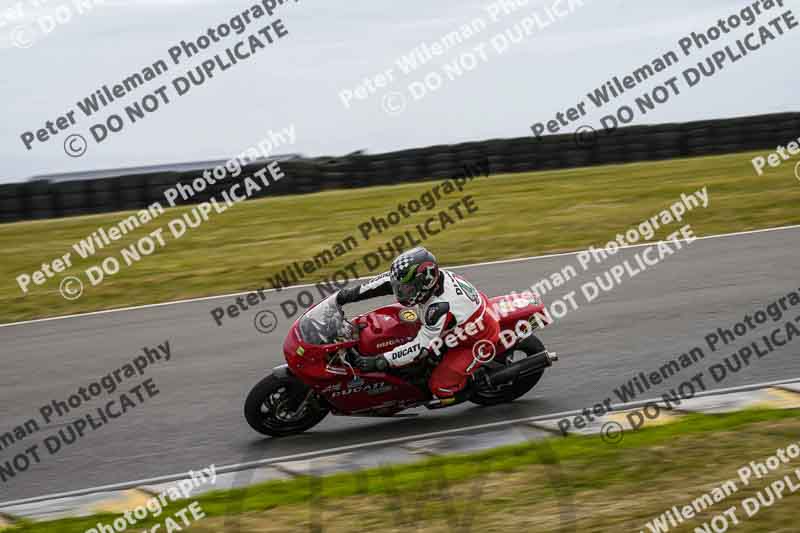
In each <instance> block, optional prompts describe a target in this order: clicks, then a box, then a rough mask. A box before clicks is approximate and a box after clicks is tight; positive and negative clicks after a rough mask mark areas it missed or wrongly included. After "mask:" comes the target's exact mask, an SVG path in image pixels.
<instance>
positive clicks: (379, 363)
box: [351, 352, 389, 372]
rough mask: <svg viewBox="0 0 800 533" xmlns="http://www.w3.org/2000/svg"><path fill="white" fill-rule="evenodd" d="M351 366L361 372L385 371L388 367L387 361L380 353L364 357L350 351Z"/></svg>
mask: <svg viewBox="0 0 800 533" xmlns="http://www.w3.org/2000/svg"><path fill="white" fill-rule="evenodd" d="M351 353H352V354H353V355H352V358H351V360H352V361H353V366H355V367H356V368H358V369H359V370H361V371H362V372H385V371H386V369H387V368H389V361H387V360H386V358H385V357H383V356H382V355H375V356H371V357H364V356H363V355H361V354H358V353H355V352H351Z"/></svg>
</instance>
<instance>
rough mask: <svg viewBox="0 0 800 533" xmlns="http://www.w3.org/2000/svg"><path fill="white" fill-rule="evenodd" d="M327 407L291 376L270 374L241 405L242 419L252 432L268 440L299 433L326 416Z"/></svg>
mask: <svg viewBox="0 0 800 533" xmlns="http://www.w3.org/2000/svg"><path fill="white" fill-rule="evenodd" d="M328 412H329V410H328V408H327V406H325V405H324V404H322V403H320V401H319V397H318V396H317V395H316V393H314V392H312V391H311V389H310V388H309V387H307V386H306V385H305V384H304V383H303V382H301V381H300V380H298V379H296V378H294V377H293V376H286V377H277V376H275V375H274V374H270V375H269V376H267V377H265V378H264V379H262V380H261V381H259V382H258V383H257V384H256V386H255V387H253V390H251V391H250V394H248V395H247V399H246V400H245V402H244V417H245V419H247V423H248V424H250V427H252V428H253V429H254V430H256V431H258V432H259V433H261V434H263V435H268V436H270V437H284V436H286V435H295V434H297V433H302V432H304V431H306V430H308V429H310V428H312V427H314V426H316V425H317V424H319V423H320V422H321V421H322V419H323V418H325V417H326V416H327V415H328Z"/></svg>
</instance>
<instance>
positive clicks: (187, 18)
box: [0, 0, 800, 182]
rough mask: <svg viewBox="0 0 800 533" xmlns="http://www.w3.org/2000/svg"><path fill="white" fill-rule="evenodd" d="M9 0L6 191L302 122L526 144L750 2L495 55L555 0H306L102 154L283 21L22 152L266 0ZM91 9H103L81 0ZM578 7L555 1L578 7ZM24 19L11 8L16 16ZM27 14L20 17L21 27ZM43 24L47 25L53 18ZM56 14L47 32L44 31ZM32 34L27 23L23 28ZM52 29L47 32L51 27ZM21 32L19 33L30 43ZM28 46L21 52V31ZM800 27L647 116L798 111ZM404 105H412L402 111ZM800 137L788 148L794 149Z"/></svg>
mask: <svg viewBox="0 0 800 533" xmlns="http://www.w3.org/2000/svg"><path fill="white" fill-rule="evenodd" d="M36 1H37V0H0V56H1V57H2V60H0V65H2V69H3V73H2V76H0V98H2V100H3V102H5V110H4V114H3V117H2V121H0V161H1V162H0V181H2V182H9V181H19V180H23V179H26V178H27V177H29V176H32V175H41V174H48V173H57V172H71V171H80V170H91V169H101V168H114V167H126V166H136V165H147V164H155V163H174V162H185V161H192V160H208V159H225V158H227V157H229V156H231V155H233V154H237V153H240V152H241V151H242V150H243V149H245V148H246V147H248V146H251V145H253V144H254V143H256V142H258V141H259V140H261V139H262V138H264V137H265V135H267V133H268V131H269V130H273V131H277V130H280V129H282V128H286V127H289V126H290V125H294V126H295V132H296V135H297V140H296V143H295V145H294V146H289V147H281V148H279V149H278V152H281V153H285V152H294V153H302V154H305V155H339V154H344V153H348V152H352V151H355V150H367V151H368V152H370V153H375V152H384V151H391V150H396V149H402V148H410V147H417V146H425V145H431V144H441V143H456V142H462V141H469V140H482V139H489V138H498V137H520V136H524V135H529V134H530V133H531V131H530V129H529V128H530V125H531V124H532V123H533V122H537V121H546V120H548V119H551V118H553V116H554V115H555V113H556V112H558V111H562V110H565V109H566V108H568V107H570V106H572V105H574V104H576V103H577V102H579V101H581V100H584V101H588V100H587V98H586V93H587V92H589V91H590V90H592V89H593V88H595V87H597V86H599V85H601V84H602V83H603V82H604V81H606V80H608V79H609V78H610V77H611V76H613V75H618V76H620V77H621V76H623V75H625V74H629V73H630V72H632V71H633V70H634V69H635V68H636V67H638V66H641V65H642V64H645V63H650V62H651V61H652V60H653V59H654V58H655V57H658V56H661V55H662V54H664V53H665V52H667V51H669V50H678V47H677V42H678V39H680V38H681V37H684V36H686V35H687V34H688V33H689V32H691V31H698V32H700V31H704V30H705V29H707V28H708V27H709V26H710V25H712V24H713V23H715V22H716V21H717V19H718V18H720V17H721V16H725V17H727V16H728V15H730V14H731V13H733V12H735V11H738V10H739V9H740V8H741V7H742V6H744V5H747V4H748V3H749V2H737V1H734V0H704V1H703V2H697V1H696V0H693V1H690V0H672V1H670V2H658V3H656V2H642V1H635V0H584V3H585V4H586V5H585V6H583V7H578V8H577V9H576V10H575V11H574V12H572V13H570V14H569V15H567V16H565V17H564V18H561V19H559V20H558V21H557V22H555V23H553V24H552V25H550V26H549V27H547V28H544V29H536V30H535V31H534V33H533V34H532V35H530V36H528V37H526V38H525V39H524V41H523V42H521V43H519V44H513V45H512V46H511V47H510V48H509V49H508V50H507V51H506V52H505V53H503V54H498V53H497V51H496V50H495V49H494V48H493V46H492V44H491V39H492V37H494V36H495V35H496V34H497V33H501V32H503V31H504V30H506V29H507V28H509V27H511V26H513V25H514V24H517V23H519V22H520V20H521V19H522V18H523V17H524V16H526V15H529V14H530V13H534V12H536V13H538V14H539V16H540V18H544V17H545V15H544V10H543V8H542V7H541V6H542V5H545V4H546V5H553V4H554V3H555V0H546V1H545V2H541V1H540V0H530V2H528V4H529V5H528V6H527V7H526V8H522V9H520V10H519V11H517V12H516V13H512V14H504V13H499V14H497V17H496V18H497V20H495V21H493V20H492V17H491V16H490V12H489V11H488V10H487V8H486V6H488V5H490V4H491V3H492V2H491V1H487V2H478V1H473V0H436V1H435V2H432V1H430V0H424V1H423V0H412V1H406V2H397V1H396V0H392V1H389V0H370V1H369V2H366V1H363V0H361V1H353V0H350V1H346V2H331V1H330V0H327V1H323V0H300V1H299V2H298V3H291V4H288V5H286V6H283V7H281V8H279V9H278V11H277V12H276V14H275V15H274V18H280V19H282V20H283V23H284V25H285V27H286V29H287V30H288V31H289V35H288V36H286V37H285V38H283V39H280V40H279V41H277V42H276V43H275V44H273V45H271V46H268V47H267V48H266V49H264V50H261V51H259V52H258V53H256V54H255V55H253V56H252V57H251V58H249V59H248V60H246V61H243V62H241V63H240V64H237V65H235V66H234V67H232V68H230V69H229V70H227V71H225V72H217V73H215V76H214V78H213V79H211V80H209V81H208V82H206V83H205V84H204V85H203V86H201V87H195V88H193V89H192V90H191V91H190V92H189V93H188V94H186V95H183V96H181V97H177V96H175V94H174V89H172V88H171V87H170V89H169V91H170V92H169V94H170V95H171V96H172V97H173V98H172V100H171V102H170V104H168V105H163V106H162V107H161V108H160V109H158V110H157V111H156V112H154V113H153V114H150V115H147V116H146V117H145V118H144V119H142V120H140V121H139V122H137V123H136V124H129V123H126V125H125V128H124V130H123V131H121V132H119V133H117V134H112V135H111V136H109V138H108V139H107V140H105V141H104V142H103V143H102V144H99V145H98V144H96V143H95V142H94V141H93V140H92V139H91V135H90V134H89V127H90V126H91V125H92V124H94V123H95V122H97V121H98V120H97V119H99V118H101V117H102V118H105V117H107V116H108V115H110V114H111V113H120V114H124V113H123V111H122V110H123V107H124V105H127V104H130V103H132V102H135V101H139V100H140V99H141V98H142V97H143V96H145V95H146V94H148V93H150V92H152V91H153V90H155V89H156V88H157V87H158V86H159V85H162V84H167V85H170V81H171V80H172V78H174V77H176V76H179V75H183V74H184V73H185V71H186V70H188V69H189V68H191V67H193V66H195V65H197V64H198V63H199V62H200V61H202V60H204V59H208V58H210V57H213V55H214V54H217V53H221V54H224V50H225V48H227V47H229V46H232V45H233V44H235V43H236V42H237V41H238V40H240V39H241V38H243V37H246V36H247V35H249V34H251V33H255V32H257V30H258V29H259V28H261V27H263V26H264V25H266V24H267V23H268V22H269V21H268V20H267V19H266V18H262V19H259V20H258V21H256V23H254V24H253V25H251V26H249V27H248V29H247V30H246V31H245V33H243V34H242V35H241V36H239V37H236V36H233V35H231V36H229V37H226V38H225V39H223V40H221V41H220V42H219V43H216V44H214V45H213V46H211V47H210V48H209V49H207V50H205V51H204V52H202V53H201V55H200V56H198V57H196V58H194V59H193V60H187V61H186V62H183V63H181V64H180V65H174V64H172V63H170V64H169V72H167V73H165V74H164V75H163V76H161V77H159V78H157V79H156V80H153V81H151V82H149V83H148V84H146V85H145V86H143V87H140V88H139V89H138V90H136V91H134V92H133V93H131V94H129V95H127V96H126V97H124V98H123V99H121V100H120V101H119V102H116V103H114V104H112V105H111V106H109V107H108V108H105V109H104V110H102V111H101V112H100V113H99V114H98V115H97V117H92V118H88V117H85V116H84V115H83V114H82V113H81V112H80V111H77V113H76V115H75V116H76V119H77V124H76V125H75V126H72V127H70V128H69V129H68V130H66V131H64V132H60V133H58V134H56V135H54V136H53V137H52V138H51V139H50V140H48V141H46V142H38V141H36V142H34V143H33V149H32V150H30V151H28V150H26V149H25V146H24V145H23V143H22V141H21V140H20V135H21V134H22V133H23V132H25V131H33V132H34V133H35V130H36V129H38V128H42V127H44V124H45V122H46V121H47V120H55V119H57V118H58V117H59V116H61V115H63V114H64V113H66V112H67V111H69V110H77V106H76V102H77V101H78V100H80V99H82V98H83V97H85V96H88V95H90V94H91V93H92V92H94V91H95V90H96V89H98V88H99V87H100V86H101V85H103V84H108V85H113V84H114V83H118V82H120V81H121V80H123V79H124V78H126V77H127V76H130V75H131V74H132V73H134V72H140V71H141V69H142V68H143V67H144V66H146V65H149V64H152V63H153V62H154V61H156V60H158V59H165V60H168V59H169V56H168V53H167V50H168V49H169V48H170V47H171V46H173V45H175V44H177V43H179V42H180V41H181V40H187V41H194V40H196V39H197V37H198V36H199V35H201V34H202V33H204V32H205V31H206V29H207V28H208V27H209V26H216V25H217V24H219V23H222V22H224V21H227V20H229V19H230V18H231V17H232V16H233V15H235V14H236V13H237V12H239V11H242V10H244V9H247V8H248V7H249V6H251V5H253V4H255V3H256V0H226V1H224V2H222V1H212V0H105V1H104V2H102V4H101V3H99V2H98V5H96V6H95V7H94V9H93V10H92V11H91V12H88V13H84V14H80V15H79V14H77V13H76V11H77V10H76V8H75V7H74V3H73V0H38V2H40V3H42V2H43V3H44V4H46V5H44V6H42V7H39V8H36V7H35V6H34V3H35V2H36ZM83 1H84V2H87V1H89V2H90V1H92V0H83ZM567 4H568V2H567V0H563V1H562V2H561V3H559V4H558V7H557V9H561V10H564V9H566V7H567ZM59 6H62V7H61V8H60V9H61V14H62V17H63V13H64V12H65V11H64V7H63V6H68V7H69V10H70V13H71V14H72V16H71V20H69V21H67V22H66V23H65V24H61V25H58V26H56V27H54V28H51V25H49V24H47V22H49V21H50V20H51V19H48V18H47V17H52V16H53V15H54V14H55V13H56V8H58V7H59ZM785 6H786V7H785V8H784V9H780V10H777V9H776V10H774V11H772V12H770V13H769V14H768V15H767V16H765V17H762V18H761V19H760V21H759V22H760V23H766V22H767V21H768V20H769V19H772V18H774V16H777V15H779V14H780V13H781V12H782V11H784V10H785V9H788V8H792V9H794V10H795V11H796V12H798V14H799V15H798V19H800V0H786V2H785ZM8 9H11V12H10V13H9V12H7V10H8ZM20 12H21V13H22V15H23V18H19V14H20ZM42 17H45V18H44V19H43V18H42ZM476 18H481V19H483V20H484V21H486V23H487V25H486V28H485V29H484V30H483V31H482V32H480V33H478V34H476V35H473V36H472V37H471V38H469V39H468V40H466V41H464V42H463V43H462V44H461V45H460V46H459V47H457V48H455V49H451V50H449V51H448V52H447V53H446V54H445V55H443V56H440V57H438V58H437V59H436V60H435V61H433V62H431V63H429V64H427V65H425V66H423V67H420V68H419V69H418V70H416V71H414V72H412V73H410V74H408V75H405V74H403V73H402V72H401V71H400V69H399V68H398V66H397V64H396V60H397V59H398V58H399V57H400V56H402V55H405V54H407V53H408V52H409V51H410V50H411V49H412V48H414V47H415V46H417V45H419V44H420V43H422V42H427V43H433V42H437V41H441V39H442V37H444V35H446V34H447V33H449V32H452V31H459V27H460V26H461V25H462V24H464V23H466V22H468V21H470V20H473V19H476ZM43 20H44V22H43ZM21 25H22V27H23V28H26V30H25V31H23V30H20V29H18V28H19V27H20V26H21ZM43 27H46V28H47V29H49V30H51V31H49V32H48V33H44V32H43V31H42V28H43ZM20 32H22V33H20ZM745 33H747V30H745V29H743V28H739V30H737V31H736V33H735V34H731V36H725V37H723V38H722V39H721V40H720V41H717V42H716V43H714V44H713V45H712V46H709V47H708V48H707V49H706V50H704V51H698V52H695V53H694V54H693V55H692V56H690V57H681V61H680V63H679V64H678V65H676V66H674V67H672V69H671V70H670V71H669V73H666V72H665V73H662V74H660V75H658V76H657V77H656V78H654V79H653V80H651V81H650V82H649V83H646V84H644V85H642V86H641V87H639V88H637V89H635V90H633V91H631V92H630V93H629V94H627V95H624V96H623V97H622V98H621V99H620V100H619V101H617V102H616V105H615V106H614V107H616V106H617V105H621V104H631V103H632V102H633V100H634V97H635V96H638V95H639V94H640V93H641V92H644V91H645V90H647V89H652V88H653V87H654V86H655V85H657V84H658V81H663V80H664V79H667V78H668V77H669V76H671V75H676V76H680V73H681V71H682V70H683V69H685V68H687V67H689V66H691V65H693V64H694V63H696V62H697V61H700V60H702V59H704V58H705V56H706V53H705V52H708V53H710V52H712V51H714V50H717V49H719V48H720V47H722V46H724V45H725V44H728V43H731V42H733V41H734V40H735V37H741V36H743V35H744V34H745ZM13 38H17V39H18V40H19V39H22V41H26V42H27V41H32V45H31V46H30V47H28V48H20V47H17V46H15V45H14V44H13V41H12V39H13ZM481 43H486V46H485V48H484V50H486V57H487V61H485V62H484V61H480V63H478V65H477V66H476V67H475V68H474V69H473V70H472V71H469V72H466V73H465V74H464V75H463V76H461V77H457V78H455V79H452V80H450V79H448V78H447V77H446V76H445V75H444V74H443V65H444V64H445V63H449V62H452V61H453V60H456V59H458V58H459V56H460V55H461V54H462V53H464V52H468V51H471V50H473V49H474V47H476V46H478V45H480V44H481ZM798 57H800V28H798V29H795V30H793V31H792V32H789V33H787V34H786V35H784V36H783V37H780V38H778V39H777V40H775V41H774V42H772V43H770V44H769V45H767V46H766V47H764V48H763V49H761V50H759V51H758V52H754V53H752V54H751V55H750V56H748V57H746V58H744V59H742V60H741V61H739V62H737V63H735V64H733V65H726V67H725V69H724V70H723V71H721V72H719V73H718V74H717V75H715V76H714V77H713V78H710V79H708V80H704V81H703V82H702V83H700V84H699V85H698V86H697V87H694V88H692V89H691V90H686V91H684V92H683V93H682V94H681V95H680V96H677V97H674V98H671V99H670V101H669V102H667V103H666V104H664V105H662V106H660V107H658V108H657V109H656V110H655V111H653V112H650V113H649V114H648V115H647V116H646V117H641V116H637V117H636V119H635V123H636V124H644V123H654V122H668V121H685V120H693V119H704V118H717V117H732V116H741V115H748V114H758V113H768V112H780V111H797V110H798V109H800V105H798V104H797V99H798V97H800V91H799V90H798V89H800V83H798V81H800V71H798V70H797V68H796V64H797V58H798ZM389 68H393V71H394V82H393V83H392V84H391V86H390V87H385V88H382V89H379V90H378V92H377V93H376V94H373V95H371V97H370V98H368V99H367V100H363V101H358V100H356V101H354V102H353V103H352V106H351V108H350V109H346V108H345V106H344V105H343V104H342V102H341V99H340V92H341V91H342V90H345V89H351V90H354V89H355V88H356V86H357V85H358V84H359V83H360V82H361V81H362V80H363V79H364V78H367V77H374V76H375V75H376V74H378V73H379V72H382V71H385V70H386V69H389ZM431 72H438V73H439V74H440V75H442V77H443V78H444V80H445V82H444V84H443V86H442V87H441V88H440V89H439V90H437V91H435V92H429V94H427V95H425V96H424V97H422V98H421V99H419V100H414V97H413V95H412V93H411V91H410V89H409V88H408V87H409V84H410V83H412V82H419V81H421V80H422V79H423V78H424V76H425V75H426V74H428V73H431ZM393 91H397V92H399V93H401V94H403V95H404V98H405V101H406V104H407V105H406V108H405V110H404V111H403V112H401V113H398V114H389V113H387V112H386V111H385V110H384V108H383V107H384V105H389V106H390V107H392V109H397V107H398V106H399V105H400V102H401V100H399V99H398V98H399V97H397V96H394V97H392V98H389V99H388V102H389V103H388V104H386V100H385V99H384V95H385V94H386V93H387V92H393ZM592 107H593V106H591V105H589V106H588V107H587V110H588V111H589V114H588V115H587V116H586V117H585V118H583V119H581V120H580V121H578V122H576V123H575V124H574V125H573V126H571V127H570V128H567V130H568V131H570V132H571V131H574V129H575V128H577V127H578V126H580V125H583V124H588V125H591V126H593V127H599V126H598V124H599V119H600V117H602V116H603V115H605V114H607V112H608V111H610V110H611V108H610V107H609V109H608V110H593V109H592ZM74 133H77V134H81V135H84V136H86V138H88V139H89V141H88V147H87V152H86V154H85V155H83V156H82V157H79V158H71V157H68V156H67V155H66V154H65V153H64V147H63V143H64V140H65V138H66V137H67V136H68V135H70V134H74ZM787 141H788V139H787Z"/></svg>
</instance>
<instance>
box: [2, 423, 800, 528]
mask: <svg viewBox="0 0 800 533" xmlns="http://www.w3.org/2000/svg"><path fill="white" fill-rule="evenodd" d="M798 429H800V421H798V419H797V412H796V411H791V410H781V411H775V410H758V411H743V412H739V413H733V414H727V415H689V416H686V417H684V418H682V419H681V420H680V421H678V422H676V423H673V424H669V425H665V426H659V427H653V428H648V429H644V430H642V431H639V432H634V433H628V434H626V435H625V438H624V440H623V441H622V442H621V443H620V444H617V445H611V444H606V443H604V442H603V441H602V440H601V439H600V438H599V436H584V437H568V438H566V439H562V438H551V439H547V440H545V441H538V442H531V443H527V444H523V445H516V446H510V447H504V448H499V449H495V450H491V451H487V452H483V453H478V454H470V455H456V456H448V457H443V458H435V459H429V460H426V461H423V462H420V463H416V464H412V465H404V466H394V467H392V468H391V469H387V468H383V469H373V470H368V471H363V472H361V473H359V474H352V473H347V474H338V475H333V476H329V477H325V478H322V481H316V482H314V483H312V482H311V480H310V478H307V477H301V478H297V479H293V480H290V481H273V482H268V483H263V484H261V485H256V486H253V487H250V488H248V489H237V490H230V491H220V492H215V493H210V494H208V495H205V496H202V497H200V498H199V499H198V501H199V502H200V505H201V506H202V509H203V510H204V512H205V513H206V514H207V515H208V517H209V518H206V519H204V520H201V521H199V522H198V523H197V524H196V526H194V527H193V528H191V529H190V531H228V530H230V531H282V530H284V529H282V528H283V527H286V528H287V529H285V530H287V531H288V530H297V529H298V528H300V527H303V528H306V527H308V525H309V521H310V520H311V519H310V518H309V517H310V516H311V512H310V511H309V509H315V510H323V509H324V512H325V516H326V517H327V518H326V519H325V530H326V531H339V530H340V528H341V531H348V529H347V525H348V524H349V525H351V526H352V523H353V522H354V521H357V522H359V523H361V524H362V527H361V529H363V530H365V531H369V530H372V529H371V527H367V525H368V524H371V525H373V526H375V528H376V529H381V530H389V529H387V527H388V526H389V525H392V524H393V522H395V519H396V518H398V516H400V517H403V520H406V521H407V520H412V521H415V522H417V524H416V525H419V526H422V529H421V530H424V531H439V529H437V528H438V525H440V523H441V522H443V521H444V522H446V521H448V520H450V519H451V518H452V515H453V513H454V512H455V513H457V515H458V516H462V517H463V516H464V515H465V514H467V512H468V510H469V509H470V508H471V506H472V505H473V504H476V503H479V506H480V516H481V518H480V520H484V521H487V520H488V522H489V523H492V521H494V525H495V527H497V526H498V525H502V526H508V528H507V529H506V528H505V527H497V528H496V529H484V527H478V524H477V523H476V524H475V527H474V530H475V531H482V530H492V531H505V530H518V531H523V530H525V531H528V530H536V531H552V530H554V529H556V528H550V526H548V524H550V525H552V524H553V523H558V522H560V521H562V520H565V519H569V520H570V521H574V522H575V524H576V525H577V529H572V530H578V531H628V530H631V529H630V528H627V527H626V528H621V527H619V525H620V524H623V523H624V524H626V525H630V526H631V527H632V526H634V525H636V526H639V527H643V526H644V522H646V521H647V520H649V519H650V518H651V517H653V516H657V515H659V514H660V513H661V512H663V511H665V510H666V509H668V508H669V507H670V506H672V505H677V504H682V503H685V502H686V501H688V500H691V499H693V498H695V497H697V496H699V495H700V494H702V493H703V492H705V491H707V490H708V488H703V487H706V486H708V485H709V484H710V485H714V484H718V483H719V482H722V481H724V480H726V479H731V478H734V477H735V476H736V470H737V468H738V467H740V466H741V465H742V464H746V463H748V462H749V461H750V460H763V459H764V458H766V457H767V456H769V455H773V454H774V452H775V450H776V449H777V448H785V447H786V446H787V445H788V444H790V443H793V442H796V441H797V440H798V438H797V435H798ZM789 466H790V467H792V468H796V467H798V466H800V464H798V465H792V464H790V465H789ZM784 473H786V472H784ZM775 475H776V476H778V474H777V473H776V474H775ZM781 475H783V474H781ZM767 481H771V480H764V484H766V483H767ZM751 489H752V490H755V487H749V488H748V490H751ZM745 493H746V491H743V492H742V494H741V496H742V497H744V495H745ZM443 494H447V497H443ZM747 494H748V495H752V494H750V493H747ZM736 496H737V497H738V496H740V495H739V494H737V495H736ZM620 498H623V499H624V500H625V501H624V503H625V505H624V507H623V508H620V509H617V510H616V511H615V512H614V513H612V514H609V513H608V512H607V511H606V510H604V509H606V507H604V505H605V506H613V505H615V504H618V503H619V502H618V501H617V500H619V499H620ZM734 501H735V499H732V500H731V504H733V502H734ZM603 502H606V503H605V504H604V503H603ZM586 505H591V506H594V505H597V506H598V507H597V508H596V510H595V512H593V513H587V509H586V507H585V506H586ZM183 506H184V504H182V503H181V502H178V503H176V504H173V506H172V508H171V509H172V511H165V514H164V515H162V516H161V519H162V520H163V519H164V518H165V517H166V516H169V513H170V512H174V511H176V510H179V509H180V508H182V507H183ZM728 506H729V505H727V504H726V505H720V506H719V507H720V509H710V510H708V511H707V513H708V515H707V516H706V517H705V518H704V519H710V518H711V517H713V513H714V512H721V511H722V510H724V509H725V508H727V507H728ZM780 506H782V507H783V510H781V507H780ZM537 507H538V508H539V509H540V511H539V512H538V514H537V513H534V510H535V509H536V508H537ZM592 509H595V508H594V507H592ZM793 509H796V502H792V501H786V502H783V503H780V504H776V506H775V509H772V510H770V511H769V512H766V511H765V512H764V514H763V515H759V518H763V520H758V521H757V522H756V523H755V526H758V527H754V528H740V529H737V530H741V531H778V529H774V528H773V527H774V526H777V525H778V524H781V523H783V521H784V520H786V519H787V517H791V516H793ZM414 510H417V511H419V516H416V517H414V516H413V514H414V513H413V512H412V511H414ZM520 512H522V513H523V514H522V515H520V514H519V513H520ZM548 513H549V514H548ZM486 514H491V515H492V517H493V518H491V519H487V517H486V516H485V515H486ZM531 514H533V515H531ZM533 516H535V518H536V521H534V524H536V525H538V527H536V528H535V529H531V524H530V523H529V522H527V521H526V520H527V518H524V517H528V518H533ZM565 516H567V518H565ZM214 517H217V518H214ZM220 517H222V518H220ZM236 517H239V518H236ZM113 518H114V515H108V514H107V515H97V516H94V517H89V518H80V519H68V520H60V521H55V522H47V523H36V524H33V523H29V524H25V525H22V526H19V527H17V528H14V529H12V531H14V532H17V531H18V532H26V533H39V532H44V531H52V532H71V531H85V530H86V529H87V528H89V527H92V526H94V525H95V524H96V523H97V522H98V521H101V522H104V523H109V522H110V521H111V520H112V519H113ZM498 520H503V523H502V524H499V522H497V521H498ZM521 520H522V521H523V522H524V523H521V522H520V521H521ZM700 520H701V519H697V520H695V521H694V522H692V524H693V525H700V524H701V521H700ZM284 522H285V524H284ZM754 522H755V519H754ZM153 523H155V522H153V521H150V522H148V523H147V524H153ZM233 523H236V524H237V527H241V529H236V528H234V527H233V525H232V524H233ZM147 524H144V523H142V524H137V526H136V528H137V530H139V529H142V528H144V527H145V526H146V525H147ZM337 524H338V525H337ZM409 525H411V526H414V525H415V524H413V523H412V524H408V523H406V524H404V525H403V527H405V528H406V530H407V529H408V526H409ZM515 525H516V526H515ZM403 527H400V528H399V529H398V530H403ZM540 528H541V529H540ZM351 530H352V529H351ZM392 530H394V529H392ZM412 530H413V528H412ZM442 530H443V531H446V530H447V529H442ZM676 531H684V530H676ZM685 531H692V529H685ZM787 531H788V530H787Z"/></svg>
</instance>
